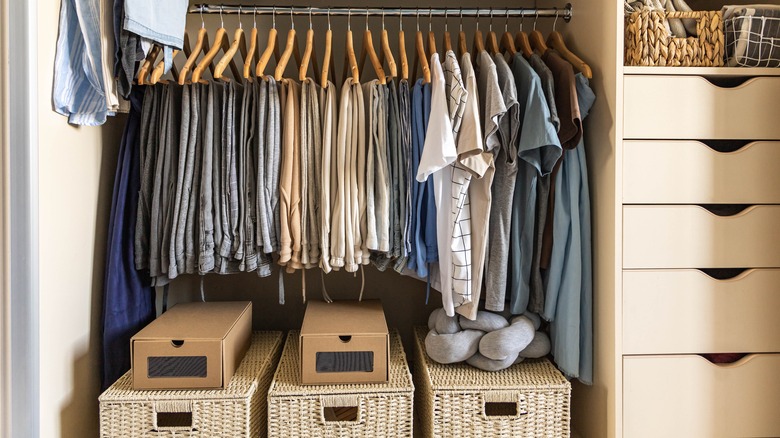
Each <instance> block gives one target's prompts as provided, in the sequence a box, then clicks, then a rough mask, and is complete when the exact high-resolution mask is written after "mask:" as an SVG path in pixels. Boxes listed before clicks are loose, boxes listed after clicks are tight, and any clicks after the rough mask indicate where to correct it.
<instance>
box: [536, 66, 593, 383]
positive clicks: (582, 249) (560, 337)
mask: <svg viewBox="0 0 780 438" xmlns="http://www.w3.org/2000/svg"><path fill="white" fill-rule="evenodd" d="M575 80H576V81H575V82H576V86H577V100H578V102H579V108H580V114H581V116H582V120H585V117H586V116H587V115H588V111H589V110H590V108H591V107H592V106H593V102H594V101H595V100H596V95H595V94H594V93H593V90H591V89H590V86H589V85H588V80H587V79H586V78H585V77H584V76H583V75H582V74H581V73H578V74H577V75H576V77H575ZM555 191H556V197H555V209H554V217H553V248H552V258H551V259H550V269H549V270H548V278H547V295H546V299H545V312H544V316H545V318H548V319H552V322H551V323H550V332H551V342H552V354H553V356H554V357H555V362H556V364H557V365H558V367H559V368H560V369H561V371H563V373H564V374H565V375H566V376H568V377H570V378H579V379H580V381H582V382H583V383H585V384H592V383H593V262H592V252H591V251H592V246H591V228H590V227H591V223H590V189H589V187H588V168H587V163H586V160H585V145H584V140H580V142H579V144H578V145H577V147H576V148H574V149H571V150H567V151H566V152H565V156H564V159H563V163H562V165H561V170H560V171H559V172H558V175H557V178H556V180H555Z"/></svg>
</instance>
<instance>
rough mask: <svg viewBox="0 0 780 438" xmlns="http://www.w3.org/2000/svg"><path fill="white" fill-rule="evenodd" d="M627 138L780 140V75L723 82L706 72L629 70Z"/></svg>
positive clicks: (625, 117) (624, 96)
mask: <svg viewBox="0 0 780 438" xmlns="http://www.w3.org/2000/svg"><path fill="white" fill-rule="evenodd" d="M623 81H624V82H623V83H624V90H625V91H624V95H623V99H624V105H623V108H624V110H623V111H624V118H623V120H624V122H623V124H624V130H623V131H624V138H631V139H634V138H637V139H640V138H651V139H652V138H658V139H686V140H689V139H701V140H704V139H745V140H747V139H751V140H780V123H778V121H777V115H776V114H777V113H776V111H775V108H776V107H777V102H778V101H780V78H777V77H757V78H752V79H750V80H748V81H747V82H744V83H743V84H741V85H739V86H736V87H733V88H724V87H720V86H717V85H715V84H713V83H711V82H709V81H708V80H707V79H706V78H704V77H702V76H663V75H653V76H625V77H624V80H623Z"/></svg>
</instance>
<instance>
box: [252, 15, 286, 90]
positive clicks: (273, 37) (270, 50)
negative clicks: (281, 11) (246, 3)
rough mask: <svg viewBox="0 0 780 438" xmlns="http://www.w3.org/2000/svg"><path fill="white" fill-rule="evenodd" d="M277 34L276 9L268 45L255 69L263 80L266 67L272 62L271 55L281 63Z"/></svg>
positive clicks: (256, 74)
mask: <svg viewBox="0 0 780 438" xmlns="http://www.w3.org/2000/svg"><path fill="white" fill-rule="evenodd" d="M277 35H278V34H277V32H276V7H274V9H273V11H272V14H271V29H270V30H269V31H268V44H267V45H266V46H265V50H264V51H263V54H262V55H260V59H258V61H257V67H255V76H257V77H258V78H261V77H263V76H265V67H266V66H267V65H268V61H270V60H271V55H274V59H276V61H277V62H278V61H279V57H280V56H281V55H280V54H279V45H278V44H277Z"/></svg>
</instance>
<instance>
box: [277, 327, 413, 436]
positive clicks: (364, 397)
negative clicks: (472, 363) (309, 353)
mask: <svg viewBox="0 0 780 438" xmlns="http://www.w3.org/2000/svg"><path fill="white" fill-rule="evenodd" d="M298 342H299V336H298V332H295V331H291V332H290V333H289V335H288V336H287V342H286V343H285V346H284V351H283V353H282V358H281V360H280V361H279V367H278V368H277V370H276V375H275V376H274V380H273V383H272V384H271V388H270V390H269V391H268V436H269V437H271V438H298V437H300V438H317V437H328V438H334V437H371V438H381V437H409V438H411V437H412V433H413V429H412V423H413V409H414V407H413V401H414V385H413V384H412V376H411V373H410V372H409V366H408V364H407V363H406V355H405V354H404V349H403V346H402V345H401V338H400V336H399V335H398V333H397V332H392V333H391V335H390V358H389V359H390V364H389V374H390V379H389V382H388V383H375V384H354V385H346V384H340V385H316V386H309V385H306V386H303V385H301V384H300V366H299V352H298ZM338 407H357V418H356V419H355V421H326V419H325V414H324V412H325V410H326V409H327V408H338Z"/></svg>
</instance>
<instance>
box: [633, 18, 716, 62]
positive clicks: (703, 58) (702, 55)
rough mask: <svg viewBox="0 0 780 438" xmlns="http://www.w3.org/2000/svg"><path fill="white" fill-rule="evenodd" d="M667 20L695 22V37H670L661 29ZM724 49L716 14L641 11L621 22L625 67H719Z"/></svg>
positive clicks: (667, 32) (664, 26)
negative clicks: (677, 19)
mask: <svg viewBox="0 0 780 438" xmlns="http://www.w3.org/2000/svg"><path fill="white" fill-rule="evenodd" d="M667 18H685V19H687V18H692V19H695V20H696V30H697V35H698V37H687V38H676V37H673V36H672V35H671V34H670V33H669V30H668V29H667V27H666V25H665V23H666V20H667ZM724 47H725V45H724V35H723V15H722V13H721V12H720V11H689V12H682V11H677V12H664V11H657V10H649V9H643V10H641V11H636V12H633V13H631V14H630V15H628V16H627V17H626V19H625V60H624V64H625V65H632V66H669V67H720V66H723V57H724V56H723V55H724Z"/></svg>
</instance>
